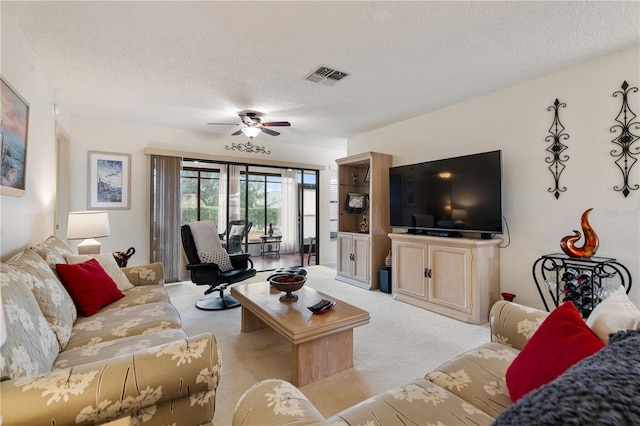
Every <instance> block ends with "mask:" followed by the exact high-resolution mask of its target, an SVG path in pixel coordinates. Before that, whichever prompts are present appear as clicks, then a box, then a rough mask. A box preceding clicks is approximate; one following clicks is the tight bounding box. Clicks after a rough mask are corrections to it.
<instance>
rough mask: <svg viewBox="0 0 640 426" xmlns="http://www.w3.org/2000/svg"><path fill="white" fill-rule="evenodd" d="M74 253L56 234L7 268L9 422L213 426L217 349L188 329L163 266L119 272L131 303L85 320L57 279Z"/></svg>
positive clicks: (4, 412) (0, 365) (5, 397)
mask: <svg viewBox="0 0 640 426" xmlns="http://www.w3.org/2000/svg"><path fill="white" fill-rule="evenodd" d="M72 256H73V253H72V250H71V249H70V248H69V246H68V245H67V244H66V243H65V242H63V241H62V240H59V239H58V238H56V237H53V236H52V237H49V238H48V239H47V240H45V241H43V242H42V243H40V244H37V245H35V246H33V247H30V248H28V249H25V250H23V251H22V252H20V253H18V254H17V255H15V256H13V257H12V258H11V259H9V260H8V261H6V262H3V263H2V264H0V277H1V280H0V290H1V294H2V308H3V315H4V319H3V321H4V324H3V325H6V337H7V338H6V341H5V342H4V344H3V345H2V350H1V352H0V355H1V356H0V372H1V374H2V382H1V383H0V394H1V396H2V406H1V408H0V415H1V416H2V417H1V418H2V421H3V422H4V424H7V425H45V424H47V425H51V424H57V425H63V424H64V425H67V424H102V423H107V422H110V421H113V420H116V419H123V418H124V419H125V420H124V422H126V423H127V424H144V425H160V424H165V425H166V424H176V425H177V424H182V425H187V424H188V425H201V424H211V422H212V419H213V412H214V407H215V392H216V387H217V385H218V374H219V368H220V354H219V350H218V346H217V342H216V340H215V337H214V336H212V335H211V334H210V333H203V334H199V335H197V336H187V334H186V333H185V331H184V330H183V329H182V326H181V320H180V315H179V313H178V311H177V309H176V308H175V307H174V306H173V305H172V304H171V303H170V301H169V296H168V293H167V291H166V290H165V289H164V287H163V269H162V264H159V263H155V264H150V265H145V266H136V267H128V268H123V269H121V270H120V269H119V268H116V269H117V271H118V273H123V274H124V276H125V277H126V280H125V281H126V286H125V288H126V289H124V290H123V291H122V293H123V294H124V297H123V296H122V295H119V296H118V297H119V298H118V300H116V301H113V302H111V303H108V304H107V305H106V306H104V307H103V308H102V309H99V310H98V311H97V312H96V313H95V314H93V315H91V316H83V315H82V314H81V313H79V310H78V309H77V308H76V303H74V301H75V300H76V299H72V298H71V296H70V294H69V293H68V292H67V291H66V287H65V286H64V285H63V282H62V281H61V280H60V276H59V275H58V273H57V272H59V271H61V270H59V269H57V267H56V265H58V264H65V263H67V260H68V259H70V258H71V257H72ZM109 256H110V254H109ZM116 266H117V265H116ZM120 278H121V277H120ZM63 281H64V280H63ZM114 282H115V281H114ZM65 285H66V282H65ZM123 285H124V284H123ZM118 287H120V282H118ZM122 421H123V420H119V421H118V424H122Z"/></svg>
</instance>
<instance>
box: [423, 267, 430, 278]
mask: <svg viewBox="0 0 640 426" xmlns="http://www.w3.org/2000/svg"><path fill="white" fill-rule="evenodd" d="M424 277H425V278H431V268H424Z"/></svg>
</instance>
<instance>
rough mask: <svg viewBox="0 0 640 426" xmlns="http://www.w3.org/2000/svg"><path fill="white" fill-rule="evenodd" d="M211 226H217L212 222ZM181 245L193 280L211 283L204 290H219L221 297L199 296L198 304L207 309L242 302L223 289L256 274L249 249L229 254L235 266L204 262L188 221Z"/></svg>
mask: <svg viewBox="0 0 640 426" xmlns="http://www.w3.org/2000/svg"><path fill="white" fill-rule="evenodd" d="M212 226H215V225H213V224H212ZM180 232H181V237H182V246H183V248H184V252H185V255H186V257H187V260H188V261H189V264H188V265H186V268H187V270H188V271H189V272H190V273H191V281H192V282H193V283H194V284H196V285H208V286H209V288H208V289H207V290H206V291H205V292H204V294H210V293H213V292H214V291H218V292H219V297H207V298H204V299H200V300H198V302H196V307H197V308H199V309H204V310H208V311H214V310H222V309H230V308H235V307H238V306H240V303H239V302H238V301H237V300H236V299H234V298H233V297H232V296H231V295H228V294H224V290H225V289H226V288H227V286H229V284H233V283H237V282H240V281H243V280H246V279H247V278H251V277H253V276H255V275H256V270H255V269H254V268H253V261H252V260H251V259H250V258H249V257H250V256H251V255H250V254H249V253H238V254H231V255H229V258H230V260H231V264H232V266H233V269H231V270H229V271H222V270H221V269H220V266H219V265H218V264H216V263H202V261H201V260H200V257H199V256H198V248H197V247H196V243H195V241H194V238H193V234H192V232H191V227H190V226H189V224H186V225H182V227H181V228H180ZM212 235H213V238H216V237H217V236H218V234H217V231H215V232H213V234H212Z"/></svg>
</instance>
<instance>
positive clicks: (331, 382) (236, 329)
mask: <svg viewBox="0 0 640 426" xmlns="http://www.w3.org/2000/svg"><path fill="white" fill-rule="evenodd" d="M306 269H307V271H308V280H307V284H306V285H308V286H310V287H312V288H314V289H316V290H318V291H321V292H323V293H326V294H328V295H331V296H335V297H336V298H338V299H341V300H344V301H345V302H348V303H351V304H352V305H355V306H358V307H360V308H362V309H365V310H367V311H368V312H369V314H370V316H371V321H370V322H369V324H367V325H364V326H361V327H357V328H355V329H354V367H353V368H350V369H348V370H345V371H342V372H340V373H338V374H335V375H333V376H330V377H327V378H325V379H322V380H320V381H318V382H315V383H312V384H310V385H307V386H303V387H302V388H301V390H302V392H304V394H305V395H306V396H307V397H308V398H309V399H310V400H311V401H312V402H313V403H314V404H315V406H316V407H317V408H318V409H319V410H320V412H321V413H322V414H323V415H324V416H326V417H330V416H332V415H333V414H336V413H338V412H340V411H342V410H344V409H345V408H347V407H350V406H352V405H354V404H356V403H358V402H360V401H362V400H364V399H367V398H369V397H371V396H373V395H375V394H377V393H380V392H383V391H386V390H388V389H390V388H392V387H394V386H399V385H402V384H405V383H407V382H409V381H411V380H414V379H416V378H418V377H423V376H424V375H425V374H426V373H427V372H429V371H430V370H432V369H434V368H436V367H437V366H438V365H440V364H442V363H444V362H446V361H447V360H449V359H451V358H453V357H455V356H457V355H459V354H461V353H463V352H465V351H467V350H469V349H472V348H474V347H476V346H479V345H481V344H484V343H486V342H488V341H489V327H488V325H486V324H485V325H472V324H466V323H463V322H460V321H457V320H453V319H450V318H447V317H444V316H442V315H438V314H435V313H432V312H429V311H426V310H424V309H420V308H417V307H414V306H412V305H408V304H406V303H403V302H399V301H396V300H394V299H393V298H392V296H391V295H390V294H386V293H381V292H379V291H369V290H364V289H362V288H358V287H355V286H351V285H349V284H345V283H343V282H340V281H336V280H335V279H334V278H335V274H336V272H335V269H332V268H328V267H325V266H311V267H307V268H306ZM269 274H270V273H268V272H261V273H259V274H258V275H257V276H256V277H254V278H252V279H250V280H247V281H245V282H247V283H248V282H265V285H267V284H266V278H267V277H268V276H269ZM167 290H168V291H169V294H170V295H171V299H172V301H173V303H174V304H175V306H176V307H177V308H178V309H179V310H180V315H181V317H182V321H183V324H184V327H185V329H186V331H187V333H188V334H189V335H195V334H198V333H201V332H204V331H208V332H211V333H213V334H214V335H215V336H216V339H217V341H218V344H219V346H220V350H221V353H222V371H221V377H220V384H219V386H218V390H217V396H216V411H215V417H214V424H215V425H216V426H225V425H229V424H231V418H232V416H233V409H234V407H235V404H236V402H237V401H238V399H239V398H240V397H241V396H242V394H243V393H244V391H245V390H246V389H247V388H249V387H250V386H251V385H253V384H254V383H256V382H258V381H260V380H263V379H268V378H279V379H284V380H290V379H291V360H290V357H291V347H290V345H289V343H288V342H287V341H286V340H284V338H282V337H280V336H279V335H278V334H277V333H275V332H274V331H272V330H271V329H264V330H259V331H255V332H252V333H241V332H240V308H236V309H231V310H226V311H202V310H199V309H197V308H196V307H195V305H194V304H195V302H196V301H197V300H198V299H201V298H203V297H204V296H203V292H204V287H200V286H195V285H194V284H192V283H191V282H181V283H174V284H168V285H167ZM208 297H210V296H208Z"/></svg>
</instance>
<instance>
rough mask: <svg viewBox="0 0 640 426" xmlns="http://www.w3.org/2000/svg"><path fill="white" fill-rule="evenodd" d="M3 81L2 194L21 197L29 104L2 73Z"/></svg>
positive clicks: (0, 90) (0, 133) (0, 127)
mask: <svg viewBox="0 0 640 426" xmlns="http://www.w3.org/2000/svg"><path fill="white" fill-rule="evenodd" d="M0 81H1V84H2V86H1V87H0V97H1V99H2V100H1V103H2V108H1V110H2V115H1V118H0V138H1V147H0V149H1V151H0V152H1V153H2V168H1V172H0V194H2V195H12V196H14V197H22V196H23V195H24V192H25V183H26V180H27V138H28V134H29V104H28V103H27V101H25V100H24V98H23V97H22V96H20V94H19V93H18V92H16V91H15V90H14V89H13V87H11V85H10V84H9V83H7V82H6V81H5V79H4V78H2V77H0Z"/></svg>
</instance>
